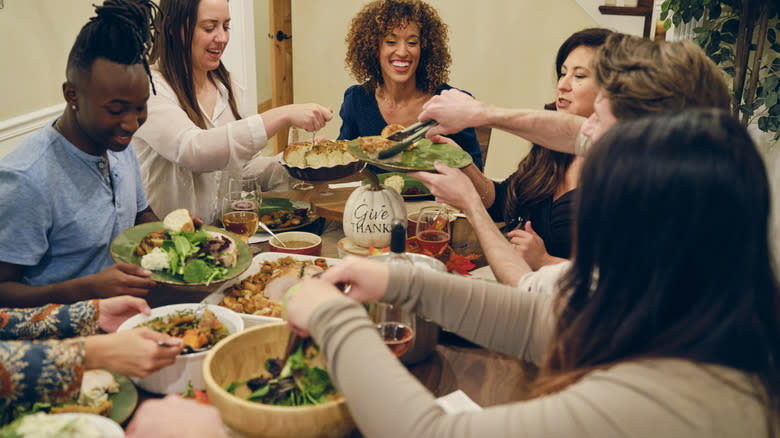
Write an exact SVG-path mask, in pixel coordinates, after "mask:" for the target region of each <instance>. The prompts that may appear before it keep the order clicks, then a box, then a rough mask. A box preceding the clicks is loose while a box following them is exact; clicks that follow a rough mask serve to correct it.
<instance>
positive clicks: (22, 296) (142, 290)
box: [0, 207, 159, 307]
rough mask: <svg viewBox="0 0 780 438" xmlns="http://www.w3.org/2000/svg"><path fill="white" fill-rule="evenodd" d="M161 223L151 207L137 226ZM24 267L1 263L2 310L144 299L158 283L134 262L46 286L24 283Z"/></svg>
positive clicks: (141, 213) (137, 216)
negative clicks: (119, 297)
mask: <svg viewBox="0 0 780 438" xmlns="http://www.w3.org/2000/svg"><path fill="white" fill-rule="evenodd" d="M155 221H159V219H158V218H157V216H156V215H155V214H154V212H153V211H152V209H151V207H147V208H145V209H143V210H142V211H140V212H138V214H137V215H136V216H135V223H136V224H142V223H146V222H155ZM23 272H24V266H21V265H15V264H12V263H6V262H0V307H35V306H44V305H46V304H49V303H57V304H71V303H75V302H77V301H82V300H90V299H93V298H108V297H113V296H117V295H135V296H144V295H146V294H147V293H148V292H149V289H151V288H153V287H154V286H155V285H156V284H157V283H156V282H155V281H154V280H151V279H149V278H148V277H149V276H150V275H151V274H152V273H151V271H148V270H146V269H143V268H142V267H140V266H136V265H133V264H130V263H117V264H115V265H112V266H109V267H108V268H106V269H104V270H102V271H101V272H98V273H97V274H93V275H87V276H84V277H80V278H74V279H72V280H66V281H63V282H60V283H54V284H47V285H45V286H29V285H26V284H23V283H22V282H21V281H22V274H23Z"/></svg>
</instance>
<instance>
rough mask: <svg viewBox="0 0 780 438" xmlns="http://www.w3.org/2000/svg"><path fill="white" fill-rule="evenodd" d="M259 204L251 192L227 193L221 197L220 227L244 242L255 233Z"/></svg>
mask: <svg viewBox="0 0 780 438" xmlns="http://www.w3.org/2000/svg"><path fill="white" fill-rule="evenodd" d="M259 208H260V202H259V201H258V200H257V197H256V195H255V194H254V193H251V192H228V193H226V194H225V195H224V196H223V197H222V226H223V227H224V228H225V229H226V230H228V231H230V232H231V233H233V234H236V235H237V236H238V237H240V238H241V240H243V241H244V242H246V241H247V240H249V238H250V237H252V236H253V235H254V234H255V233H256V232H257V227H258V223H259V221H260V213H259Z"/></svg>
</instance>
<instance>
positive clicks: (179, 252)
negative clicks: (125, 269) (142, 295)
mask: <svg viewBox="0 0 780 438" xmlns="http://www.w3.org/2000/svg"><path fill="white" fill-rule="evenodd" d="M136 252H137V254H138V255H141V256H142V257H141V266H142V267H143V268H145V269H149V270H151V271H167V272H168V273H169V274H171V275H172V276H173V277H174V278H176V279H178V280H180V281H183V282H185V283H206V284H209V283H211V282H212V281H218V280H222V279H224V278H226V277H227V274H228V268H229V267H231V266H233V265H235V264H236V259H237V257H238V250H237V247H236V244H235V242H234V241H233V239H231V238H230V237H228V236H226V235H224V234H221V233H217V232H213V231H207V230H203V229H201V230H198V231H195V232H186V231H173V232H172V231H164V230H157V231H153V232H151V233H149V234H147V235H146V236H145V237H144V238H143V240H142V241H141V243H139V245H138V248H137V250H136Z"/></svg>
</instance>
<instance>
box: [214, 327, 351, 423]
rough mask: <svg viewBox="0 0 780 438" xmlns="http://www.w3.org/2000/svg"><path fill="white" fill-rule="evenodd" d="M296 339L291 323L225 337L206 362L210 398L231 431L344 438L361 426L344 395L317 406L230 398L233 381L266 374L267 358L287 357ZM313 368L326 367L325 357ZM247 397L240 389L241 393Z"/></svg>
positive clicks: (318, 357) (320, 357) (247, 330)
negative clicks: (291, 339) (292, 336)
mask: <svg viewBox="0 0 780 438" xmlns="http://www.w3.org/2000/svg"><path fill="white" fill-rule="evenodd" d="M289 335H290V330H289V328H288V327H287V324H286V323H279V324H268V325H261V326H256V327H252V328H249V329H246V330H244V331H242V332H240V333H236V334H234V335H231V336H229V337H228V338H225V339H223V340H222V341H221V342H220V343H219V344H217V345H216V346H215V347H214V348H212V349H211V350H210V351H209V353H208V355H207V356H206V360H205V361H204V362H203V376H204V378H205V380H206V391H207V392H208V395H209V400H210V402H211V404H212V405H214V406H215V407H216V408H217V409H218V410H219V414H220V416H221V417H222V421H223V422H224V423H225V424H226V425H228V426H229V427H230V428H232V429H234V430H236V431H237V432H240V433H242V434H244V435H246V436H251V437H268V438H276V437H279V438H288V437H297V438H314V437H323V438H325V437H327V438H338V437H343V436H346V435H347V434H349V432H351V431H352V430H353V429H354V428H355V423H354V422H353V420H352V417H351V416H350V414H349V410H348V409H347V405H346V402H345V400H344V398H343V397H342V396H341V395H337V397H336V398H335V399H333V400H330V401H328V402H326V403H323V404H319V405H314V406H294V407H287V406H273V405H266V404H263V403H256V402H251V401H248V400H246V399H244V398H240V397H239V396H237V395H233V394H230V393H229V392H227V391H226V390H225V387H227V386H228V385H229V384H230V383H232V382H236V381H244V380H247V379H249V378H252V377H256V376H258V375H260V374H267V373H266V372H265V369H264V364H265V360H266V359H267V358H281V357H282V356H283V355H284V350H285V347H286V346H287V341H288V338H289ZM309 364H310V365H317V366H321V367H323V368H324V367H325V363H324V359H323V358H322V355H321V354H320V355H318V356H316V357H315V358H313V359H311V361H310V362H309ZM236 393H237V394H238V395H241V393H239V391H236Z"/></svg>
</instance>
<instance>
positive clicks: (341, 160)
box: [281, 140, 363, 181]
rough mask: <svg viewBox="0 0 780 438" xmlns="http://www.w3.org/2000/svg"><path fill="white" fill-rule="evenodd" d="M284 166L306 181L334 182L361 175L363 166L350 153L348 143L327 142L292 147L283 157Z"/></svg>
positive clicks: (344, 141) (293, 175)
mask: <svg viewBox="0 0 780 438" xmlns="http://www.w3.org/2000/svg"><path fill="white" fill-rule="evenodd" d="M281 163H282V166H284V168H285V169H287V172H288V173H289V174H290V175H291V176H292V177H294V178H298V179H300V180H302V181H331V180H334V179H339V178H344V177H345V176H349V175H352V174H353V173H355V172H358V171H359V170H360V168H361V167H362V166H363V163H361V162H360V160H358V159H357V158H356V157H355V156H354V155H353V154H352V152H351V151H350V149H349V141H347V140H324V141H321V142H319V143H317V144H315V145H313V146H312V142H310V141H309V142H297V143H291V144H289V145H288V146H287V147H286V148H285V150H284V153H283V154H282V160H281Z"/></svg>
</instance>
